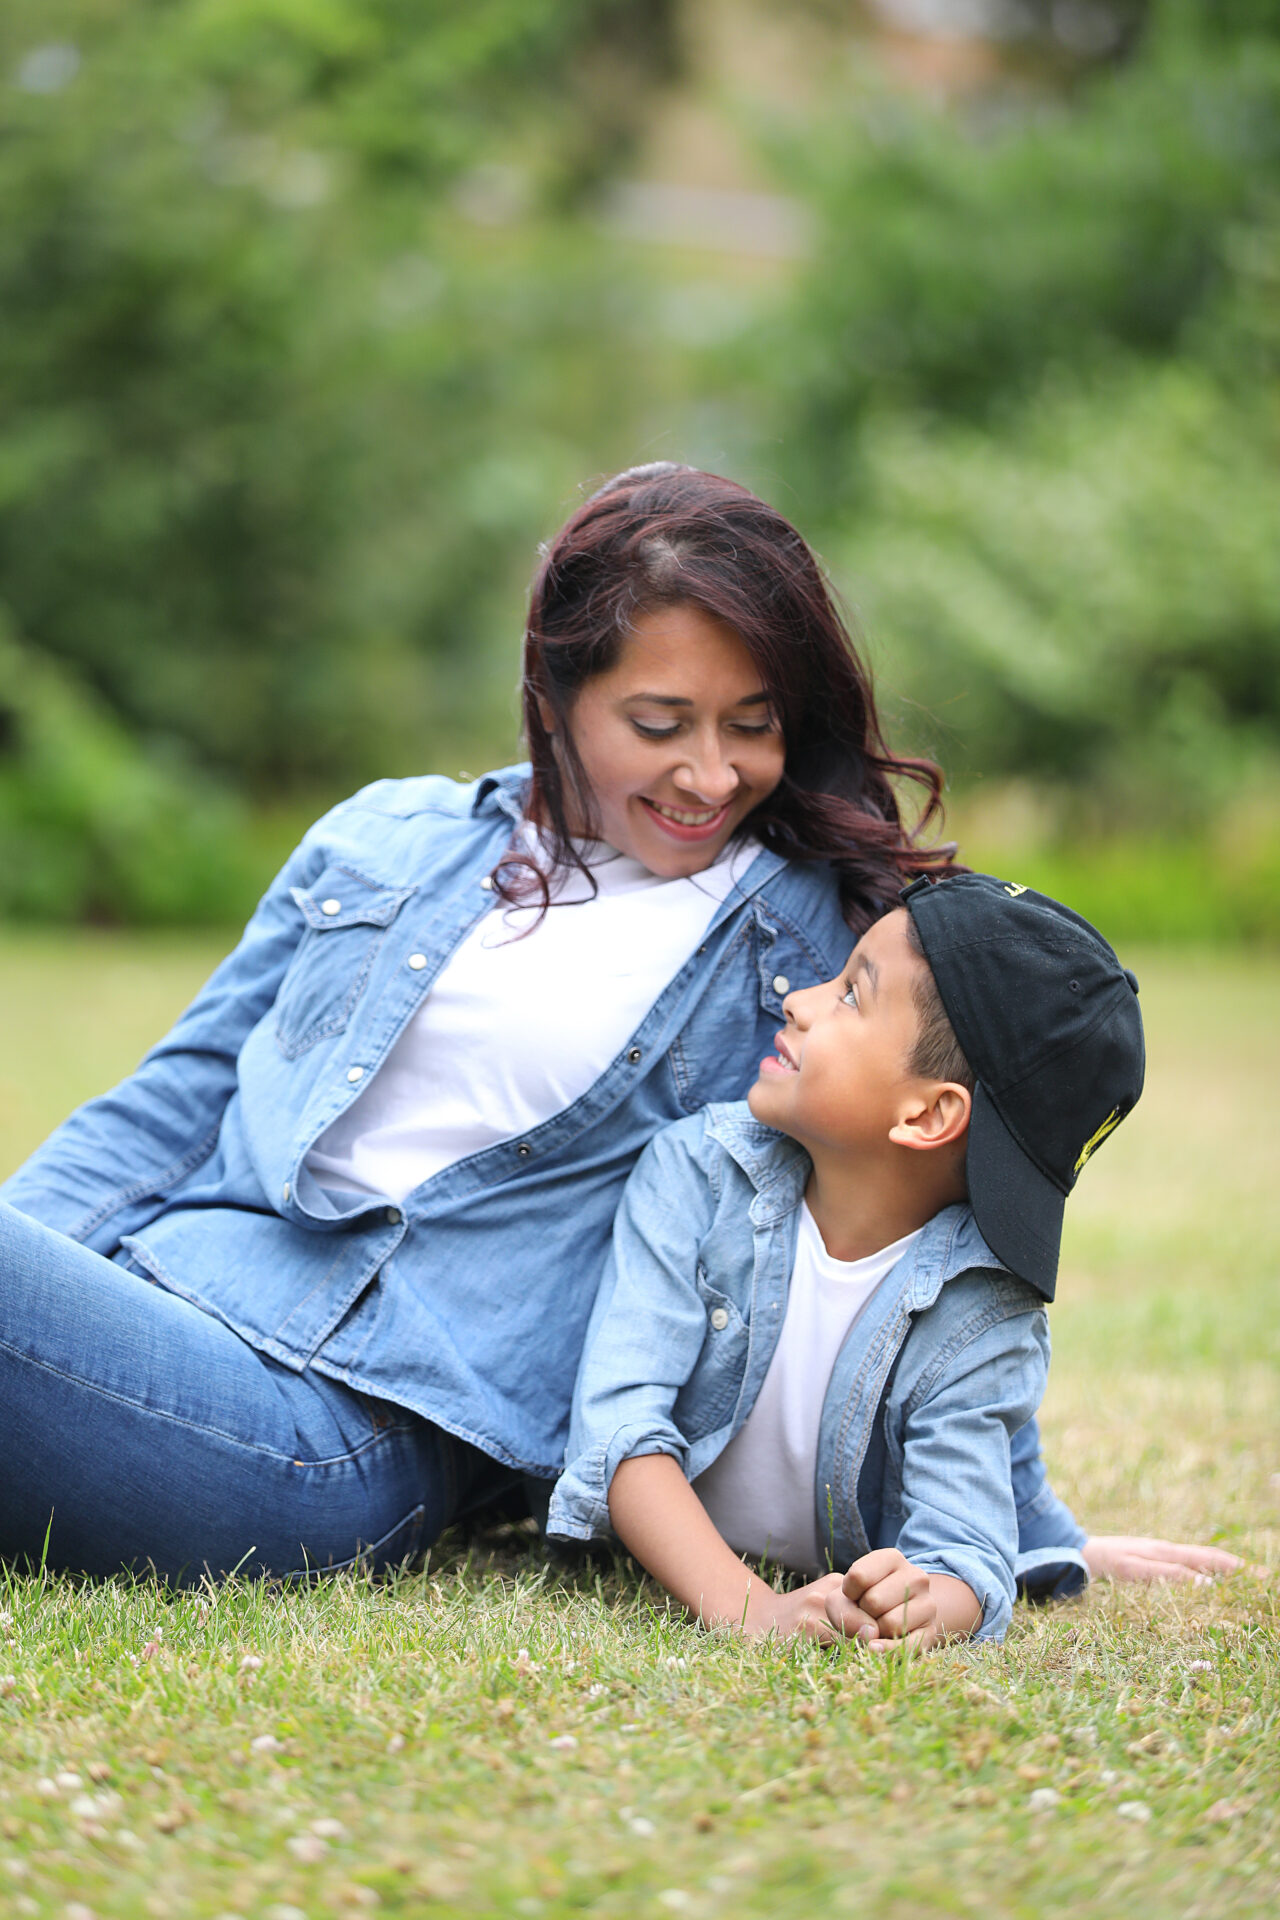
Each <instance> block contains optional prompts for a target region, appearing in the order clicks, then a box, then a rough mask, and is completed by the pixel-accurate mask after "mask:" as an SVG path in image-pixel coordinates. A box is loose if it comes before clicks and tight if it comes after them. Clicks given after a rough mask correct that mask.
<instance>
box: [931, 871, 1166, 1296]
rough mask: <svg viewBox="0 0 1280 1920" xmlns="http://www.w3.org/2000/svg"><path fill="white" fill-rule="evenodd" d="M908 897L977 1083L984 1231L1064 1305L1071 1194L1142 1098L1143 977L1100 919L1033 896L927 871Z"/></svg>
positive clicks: (974, 1160)
mask: <svg viewBox="0 0 1280 1920" xmlns="http://www.w3.org/2000/svg"><path fill="white" fill-rule="evenodd" d="M902 900H903V904H904V905H905V906H906V908H907V911H908V912H909V913H910V915H911V918H912V920H913V921H914V923H915V928H916V932H917V934H918V935H919V937H920V945H921V946H922V947H923V948H924V952H925V958H926V959H927V961H928V963H929V966H930V969H931V970H932V973H933V977H934V980H935V982H936V984H937V988H938V995H939V997H940V999H941V1001H942V1004H943V1006H944V1007H945V1009H946V1012H947V1018H948V1019H949V1020H950V1022H951V1025H952V1027H953V1028H954V1030H955V1036H956V1039H957V1040H958V1041H959V1042H960V1045H961V1047H962V1048H963V1050H964V1054H965V1058H966V1059H967V1060H968V1062H969V1065H970V1066H971V1067H972V1069H973V1074H974V1079H975V1080H976V1082H977V1085H976V1088H975V1091H974V1096H973V1112H972V1115H971V1117H970V1120H969V1139H968V1147H967V1149H966V1156H965V1172H966V1175H967V1178H968V1183H969V1203H970V1205H971V1206H972V1208H973V1212H974V1218H975V1219H976V1220H977V1223H978V1230H979V1232H980V1233H981V1234H982V1237H983V1239H984V1240H985V1241H986V1243H987V1245H988V1246H989V1247H990V1248H991V1251H992V1252H993V1253H994V1254H995V1255H996V1257H997V1258H998V1259H999V1260H1001V1261H1002V1262H1003V1263H1004V1265H1005V1266H1006V1267H1008V1269H1009V1271H1010V1272H1011V1273H1016V1274H1018V1275H1019V1276H1020V1278H1022V1279H1023V1280H1026V1281H1028V1282H1029V1283H1030V1284H1031V1285H1032V1286H1033V1287H1035V1289H1036V1290H1037V1292H1039V1293H1041V1294H1043V1295H1044V1298H1045V1299H1046V1300H1052V1298H1053V1294H1054V1288H1055V1286H1056V1285H1057V1278H1058V1249H1059V1246H1060V1244H1061V1241H1062V1211H1063V1208H1064V1206H1065V1205H1066V1199H1067V1195H1068V1194H1069V1193H1070V1191H1071V1189H1072V1187H1074V1185H1075V1183H1076V1181H1077V1179H1078V1178H1079V1175H1080V1171H1081V1169H1082V1167H1083V1166H1084V1164H1085V1162H1086V1161H1087V1160H1088V1158H1089V1156H1090V1155H1091V1154H1092V1153H1093V1152H1094V1150H1095V1148H1097V1147H1098V1146H1100V1145H1101V1144H1102V1142H1103V1141H1104V1140H1105V1139H1106V1137H1107V1135H1108V1134H1109V1133H1111V1132H1113V1131H1114V1130H1115V1128H1116V1127H1118V1126H1119V1124H1120V1122H1121V1121H1122V1120H1123V1119H1124V1117H1125V1115H1126V1114H1127V1113H1128V1112H1129V1111H1130V1109H1131V1108H1132V1107H1134V1106H1135V1105H1136V1103H1137V1100H1138V1096H1139V1094H1140V1093H1141V1092H1142V1079H1143V1071H1144V1067H1145V1064H1146V1058H1145V1050H1144V1047H1143V1040H1142V1015H1141V1014H1140V1013H1139V1011H1138V982H1137V980H1136V979H1135V978H1134V976H1133V974H1132V973H1130V972H1129V970H1128V968H1126V967H1122V966H1121V964H1120V962H1119V960H1118V959H1117V958H1116V955H1115V953H1114V952H1113V950H1112V949H1111V948H1110V947H1109V946H1108V945H1107V942H1106V941H1105V940H1104V939H1103V938H1102V935H1101V934H1100V933H1099V932H1098V931H1097V930H1096V928H1094V927H1091V926H1090V925H1089V922H1088V921H1087V920H1083V919H1081V917H1080V915H1079V914H1078V913H1073V912H1072V911H1071V909H1070V907H1064V906H1062V905H1061V904H1060V903H1059V902H1058V901H1057V900H1050V899H1049V898H1048V896H1047V895H1046V894H1043V893H1036V892H1034V891H1033V890H1032V888H1030V887H1020V886H1017V885H1016V884H1015V883H1014V882H1012V881H1008V880H997V879H995V878H994V877H993V876H992V875H991V874H989V873H957V874H950V875H947V876H945V877H944V878H942V879H941V880H937V881H934V880H931V879H930V878H929V877H928V875H923V874H922V875H921V877H920V878H919V879H918V880H914V881H913V882H912V884H911V885H910V886H909V887H907V888H905V889H904V890H903V894H902Z"/></svg>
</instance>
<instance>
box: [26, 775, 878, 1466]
mask: <svg viewBox="0 0 1280 1920" xmlns="http://www.w3.org/2000/svg"><path fill="white" fill-rule="evenodd" d="M527 779H528V769H527V768H525V767H514V768H508V769H505V770H503V771H502V772H499V773H497V774H495V775H489V776H487V777H485V778H484V779H482V780H479V781H476V782H474V783H472V784H470V785H466V786H464V785H459V784H458V783H456V782H454V781H452V780H448V779H444V778H440V777H435V776H427V777H423V778H420V779H410V780H387V781H380V782H378V783H377V784H376V785H374V786H372V787H369V788H367V789H366V790H365V791H364V792H362V793H360V794H357V795H356V796H355V798H354V799H352V800H349V801H346V802H344V803H343V804H342V805H340V806H338V807H336V808H335V809H334V810H333V811H332V812H331V813H330V814H328V815H326V816H325V818H324V819H322V820H320V821H319V822H318V823H317V824H316V826H314V827H313V828H312V829H311V830H310V832H309V833H308V834H307V835H306V838H305V839H304V840H303V842H302V844H301V846H300V847H299V849H298V851H297V852H296V853H295V854H294V855H293V857H292V859H291V860H290V861H289V863H288V864H287V866H286V867H285V869H284V871H283V872H282V873H281V874H280V876H279V877H278V879H277V880H276V881H275V883H274V884H273V886H272V887H271V888H270V890H269V892H268V893H267V894H266V896H265V898H264V899H263V901H262V903H261V905H260V907H259V908H258V911H257V912H256V913H255V915H254V917H253V919H252V920H251V921H250V923H249V925H248V927H247V929H246V931H245V934H244V937H243V939H242V940H241V942H240V944H239V946H238V947H237V948H236V950H235V952H234V953H232V954H231V955H230V957H229V958H228V959H227V960H225V961H224V962H223V964H222V965H221V966H220V967H219V968H218V969H217V971H216V972H215V973H214V975H213V977H212V979H211V980H210V981H209V982H208V984H207V985H206V986H205V988H204V989H203V991H202V992H201V993H200V994H199V996H198V997H197V999H196V1000H195V1002H194V1003H193V1004H192V1006H191V1007H190V1008H189V1009H188V1010H187V1012H186V1013H185V1014H184V1015H183V1016H182V1018H181V1019H180V1020H179V1021H178V1023H177V1025H176V1026H175V1027H174V1028H173V1030H172V1032H171V1033H169V1035H168V1036H167V1037H166V1038H165V1039H164V1040H163V1041H161V1043H160V1044H159V1045H158V1046H157V1047H155V1048H154V1049H153V1050H152V1052H151V1053H149V1054H148V1056H147V1058H146V1059H145V1060H144V1062H143V1063H142V1065H141V1066H140V1067H139V1069H138V1071H137V1072H136V1073H135V1074H134V1075H133V1076H132V1077H131V1078H130V1079H128V1080H126V1081H124V1082H123V1083H122V1084H121V1085H120V1086H118V1087H116V1088H115V1089H114V1090H113V1091H111V1092H109V1093H106V1094H104V1095H102V1096H101V1097H100V1098H99V1099H97V1100H93V1101H91V1102H90V1103H89V1104H88V1105H87V1106H86V1107H83V1108H81V1109H80V1111H79V1112H77V1113H76V1114H74V1115H72V1117H71V1119H70V1120H69V1121H67V1122H66V1123H65V1124H64V1125H63V1126H62V1127H60V1128H59V1129H58V1131H57V1132H56V1133H55V1134H54V1135H53V1136H52V1138H51V1139H50V1140H49V1141H47V1142H46V1143H45V1145H44V1146H43V1147H42V1148H41V1149H40V1150H39V1151H38V1152H37V1153H36V1154H35V1155H34V1156H33V1158H32V1159H31V1160H29V1161H28V1162H27V1164H26V1165H25V1166H24V1167H23V1168H21V1169H20V1170H19V1171H18V1172H17V1173H16V1174H15V1175H13V1177H12V1178H11V1179H10V1180H9V1181H8V1182H7V1183H6V1184H5V1186H4V1187H3V1189H0V1199H4V1200H7V1201H8V1202H10V1204H12V1205H13V1206H15V1207H18V1208H20V1209H22V1210H23V1211H24V1212H26V1213H29V1214H32V1215H34V1217H35V1218H36V1219H38V1220H42V1221H44V1222H45V1223H46V1224H47V1225H49V1226H51V1227H54V1228H57V1229H59V1230H60V1231H61V1232H63V1233H65V1234H68V1235H70V1236H71V1237H72V1238H74V1239H76V1240H79V1241H81V1242H83V1243H84V1244H86V1245H88V1246H91V1247H93V1248H94V1249H95V1250H97V1251H98V1252H101V1253H104V1254H107V1255H108V1256H110V1257H113V1258H119V1259H121V1260H132V1261H133V1262H134V1263H136V1265H137V1266H139V1267H140V1268H142V1269H143V1270H144V1271H145V1272H146V1273H147V1274H148V1275H150V1276H151V1278H152V1279H154V1280H155V1281H156V1282H157V1283H158V1284H159V1285H161V1286H163V1287H167V1288H169V1289H170V1290H172V1291H173V1292H175V1293H178V1294H181V1295H182V1296H183V1297H184V1298H186V1299H189V1300H192V1301H194V1302H195V1303H196V1304H197V1305H199V1306H200V1307H202V1308H203V1309H204V1310H205V1311H206V1312H208V1313H212V1314H215V1315H217V1316H218V1317H219V1318H220V1319H222V1320H223V1321H225V1322H226V1323H227V1325H229V1326H231V1327H233V1328H234V1329H235V1330H236V1332H238V1333H239V1334H241V1335H242V1336H243V1337H244V1338H245V1339H246V1340H248V1341H250V1342H251V1343H252V1344H253V1345H254V1346H255V1347H257V1348H259V1349H260V1350H261V1351H262V1352H263V1353H266V1354H270V1355H271V1356H272V1357H273V1358H274V1359H276V1360H278V1361H281V1362H282V1363H283V1364H284V1365H286V1366H288V1367H292V1368H294V1369H295V1370H298V1371H301V1370H302V1369H303V1368H305V1367H307V1366H314V1367H315V1368H316V1369H317V1370H318V1371H320V1372H323V1373H325V1374H327V1375H329V1376H331V1377H333V1378H336V1379H339V1380H343V1381H345V1382H347V1383H348V1384H350V1385H351V1386H353V1387H356V1388H358V1389H360V1390H362V1391H364V1392H366V1393H369V1394H372V1395H374V1396H376V1397H378V1398H382V1399H387V1400H390V1401H393V1402H396V1403H397V1404H399V1405H401V1406H403V1407H406V1408H409V1409H410V1410H412V1411H414V1412H416V1413H419V1414H421V1415H423V1416H424V1417H425V1418H427V1419H430V1420H433V1421H436V1422H438V1423H439V1425H441V1426H442V1427H445V1428H447V1429H448V1431H449V1432H451V1433H454V1434H457V1435H459V1436H460V1437H461V1438H463V1439H464V1440H468V1441H471V1442H473V1443H474V1444H475V1445H477V1446H479V1447H481V1448H482V1449H483V1450H484V1451H485V1452H486V1453H489V1454H491V1455H492V1456H493V1457H494V1458H496V1459H498V1460H501V1461H504V1462H506V1463H507V1464H509V1465H511V1466H513V1467H517V1468H521V1469H523V1470H525V1471H527V1472H529V1473H532V1474H534V1475H539V1476H543V1477H545V1478H551V1477H553V1476H554V1475H555V1474H556V1473H558V1472H559V1470H560V1468H561V1466H562V1465H563V1463H564V1446H565V1439H566V1436H567V1432H568V1418H569V1404H570V1400H571V1397H572V1392H573V1379H574V1374H575V1372H576V1370H577V1365H578V1360H579V1357H580V1355H581V1351H582V1342H583V1338H584V1335H585V1332H586V1325H587V1318H588V1315H589V1313H590V1310H591V1304H592V1300H593V1298H594V1295H595V1290H596V1285H597V1282H598V1279H599V1275H600V1272H601V1270H602V1268H603V1266H604V1260H605V1254H606V1251H607V1247H608V1240H609V1232H610V1228H611V1226H612V1224H613V1214H614V1210H615V1208H616V1207H617V1204H618V1200H619V1198H620V1196H621V1193H622V1189H623V1185H624V1183H625V1181H626V1178H627V1175H628V1174H629V1173H630V1171H631V1169H632V1167H633V1166H634V1164H635V1161H636V1158H637V1156H638V1155H639V1153H640V1152H641V1150H642V1149H643V1147H644V1146H645V1145H646V1143H647V1142H648V1141H649V1140H650V1139H651V1138H652V1137H653V1135H654V1134H655V1133H657V1132H658V1131H659V1130H660V1129H661V1128H663V1127H665V1126H667V1125H668V1124H669V1123H670V1122H672V1121H674V1120H678V1119H679V1118H680V1117H681V1116H682V1115H685V1114H689V1113H692V1112H696V1111H697V1109H698V1108H700V1107H701V1106H702V1105H703V1104H704V1102H706V1101H708V1100H717V1099H719V1100H728V1099H736V1098H738V1097H739V1096H740V1095H741V1094H742V1092H743V1090H744V1089H745V1087H746V1086H747V1085H748V1084H749V1083H750V1081H751V1078H752V1076H753V1073H754V1069H755V1063H756V1061H758V1059H759V1058H760V1056H761V1054H762V1053H764V1052H766V1051H767V1050H768V1047H769V1044H770V1038H771V1036H772V1034H773V1033H774V1031H775V1030H776V1029H777V1027H778V1026H779V1025H780V1023H781V1020H782V995H783V994H784V993H785V992H786V991H787V990H788V985H789V983H791V984H795V985H797V986H799V985H809V984H811V983H812V982H813V981H815V980H819V979H823V978H830V976H831V975H832V974H834V973H835V972H836V971H837V969H838V968H839V967H841V966H842V965H843V964H844V962H845V960H846V958H847V957H848V950H849V945H850V935H849V932H848V929H847V927H846V926H845V923H844V920H843V917H842V915H841V912H840V906H839V900H838V896H837V889H836V885H835V881H834V876H833V874H832V871H831V869H830V867H828V866H827V865H825V864H823V863H817V862H815V863H813V864H811V865H807V866H805V865H800V864H797V863H789V862H787V861H785V860H784V859H783V858H782V857H781V856H780V855H778V854H774V853H769V852H761V853H759V854H758V855H757V856H756V858H755V859H754V861H753V862H752V863H751V866H750V868H749V869H748V871H747V873H746V874H745V876H744V877H743V880H742V882H741V884H740V886H739V887H738V889H737V890H736V891H735V892H734V893H732V894H731V895H730V896H729V898H728V899H727V900H725V902H724V903H723V904H722V905H721V906H720V907H719V908H718V909H717V911H716V913H715V915H714V917H713V918H711V919H710V920H709V924H708V928H707V931H706V933H705V934H704V935H703V937H702V940H701V941H700V942H699V944H698V948H697V951H696V952H695V953H692V954H691V955H690V957H689V959H688V960H687V961H686V962H685V964H684V965H683V966H682V967H681V968H680V969H679V970H678V972H677V973H676V974H675V975H674V977H673V978H672V979H671V980H670V981H669V983H668V984H667V986H666V987H665V988H664V989H663V991H662V993H661V994H660V995H659V996H658V999H657V1000H656V1002H655V1003H654V1005H653V1007H652V1008H651V1009H650V1011H649V1012H648V1013H647V1014H646V1015H645V1017H644V1019H643V1020H642V1021H641V1023H640V1025H639V1026H638V1027H637V1028H636V1030H635V1032H634V1033H632V1034H631V1036H630V1038H629V1039H628V1041H627V1043H626V1045H625V1046H624V1047H623V1048H622V1049H621V1050H620V1052H619V1053H618V1054H617V1056H616V1057H615V1059H614V1060H613V1061H612V1062H611V1063H610V1065H609V1066H608V1067H607V1068H606V1070H605V1071H604V1073H603V1074H602V1075H601V1076H600V1077H599V1079H597V1080H596V1082H595V1083H594V1085H592V1086H591V1087H590V1088H589V1089H588V1090H587V1092H586V1093H584V1094H583V1095H582V1096H581V1098H580V1099H578V1100H576V1101H575V1102H574V1103H573V1104H572V1105H571V1106H569V1107H568V1108H566V1109H565V1110H564V1111H563V1112H561V1113H559V1114H556V1115H555V1116H554V1117H553V1118H551V1119H550V1120H547V1121H546V1122H544V1123H543V1124H542V1125H540V1126H538V1127H535V1128H533V1129H532V1130H531V1131H530V1132H529V1133H528V1135H527V1136H525V1137H524V1138H521V1139H519V1140H512V1141H509V1142H505V1143H502V1144H499V1145H497V1146H493V1147H490V1148H488V1149H486V1150H485V1151H483V1152H481V1153H477V1154H473V1155H471V1156H470V1157H469V1158H467V1159H464V1160H461V1161H459V1162H457V1163H456V1164H454V1165H453V1166H450V1167H446V1168H444V1169H443V1170H442V1171H440V1172H439V1173H437V1174H436V1175H435V1176H434V1177H433V1178H432V1179H430V1180H427V1181H425V1182H424V1183H423V1184H422V1185H421V1186H420V1187H419V1188H417V1189H416V1191H415V1192H413V1193H412V1194H410V1195H409V1197H408V1198H407V1199H406V1200H405V1201H404V1203H403V1205H399V1206H393V1205H392V1204H391V1203H390V1202H389V1200H388V1199H387V1197H386V1196H385V1195H384V1196H381V1197H379V1196H377V1195H371V1196H364V1195H360V1194H351V1195H346V1194H342V1195H335V1194H333V1193H329V1192H326V1191H324V1190H322V1189H321V1187H320V1186H319V1185H318V1184H317V1182H316V1181H315V1179H314V1178H313V1177H312V1176H311V1174H310V1173H308V1172H307V1170H306V1166H305V1161H306V1157H307V1154H308V1153H309V1151H310V1149H311V1148H312V1146H313V1145H314V1144H315V1142H316V1140H317V1139H318V1138H319V1136H320V1135H321V1134H322V1133H323V1132H324V1130H325V1128H326V1127H328V1126H329V1125H330V1123H331V1122H332V1121H334V1120H335V1119H337V1117H338V1115H339V1114H341V1113H343V1112H344V1111H345V1110H346V1109H347V1108H348V1107H349V1106H350V1105H351V1103H352V1101H354V1100H355V1099H356V1098H357V1097H358V1095H359V1093H360V1092H361V1090H362V1089H363V1087H365V1086H367V1085H368V1083H369V1080H370V1078H371V1077H372V1075H373V1074H375V1073H376V1072H377V1070H378V1068H379V1066H380V1065H381V1063H382V1062H383V1061H384V1060H385V1059H386V1057H387V1054H388V1053H389V1051H390V1049H391V1048H392V1046H393V1045H394V1044H395V1041H396V1039H397V1038H398V1037H399V1035H400V1034H401V1033H402V1032H403V1030H404V1028H405V1026H406V1025H407V1023H408V1022H409V1021H410V1020H411V1019H412V1017H413V1015H414V1013H415V1012H416V1011H417V1009H418V1008H419V1006H420V1005H421V1004H422V1001H423V999H424V998H425V996H426V995H427V994H428V993H429V992H430V990H431V985H432V982H433V981H434V980H435V978H436V976H437V975H438V974H439V972H440V970H441V968H442V967H443V966H444V964H445V962H446V961H447V960H448V959H449V957H450V955H451V954H452V953H453V952H454V950H455V949H456V948H457V946H458V945H459V943H460V942H461V941H462V939H463V938H464V937H465V935H466V934H467V933H468V932H469V931H470V929H471V927H472V926H474V924H475V923H476V921H477V920H478V919H479V918H480V917H481V915H483V914H484V913H486V912H488V910H489V909H490V908H491V907H492V905H493V894H492V892H491V891H489V890H487V889H486V887H485V884H484V882H485V880H486V877H487V876H488V874H489V873H490V872H491V870H492V868H493V867H494V866H495V864H496V863H497V861H498V860H499V858H500V857H501V855H502V854H503V853H504V852H505V850H506V848H507V846H508V844H509V842H510V838H511V833H512V829H513V826H514V824H515V822H516V821H517V820H518V819H519V818H520V817H521V813H522V801H523V798H524V793H525V791H526V788H527ZM528 1012H529V1021H530V1025H531V1027H533V1028H534V1029H535V1030H536V1024H537V1019H538V1009H537V1007H536V1006H530V1008H529V1010H528Z"/></svg>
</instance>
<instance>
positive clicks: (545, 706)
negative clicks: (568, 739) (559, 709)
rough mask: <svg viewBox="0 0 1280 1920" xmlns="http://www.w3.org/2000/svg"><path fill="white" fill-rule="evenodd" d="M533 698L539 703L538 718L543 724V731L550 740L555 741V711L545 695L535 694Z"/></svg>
mask: <svg viewBox="0 0 1280 1920" xmlns="http://www.w3.org/2000/svg"><path fill="white" fill-rule="evenodd" d="M533 697H534V699H535V701H536V702H537V706H538V718H539V720H541V722H542V731H543V732H544V733H545V734H546V736H547V738H548V740H554V739H555V737H556V716H555V709H554V708H553V707H552V705H551V702H550V701H549V700H548V699H547V697H546V695H545V694H541V693H535V695H534V696H533Z"/></svg>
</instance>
